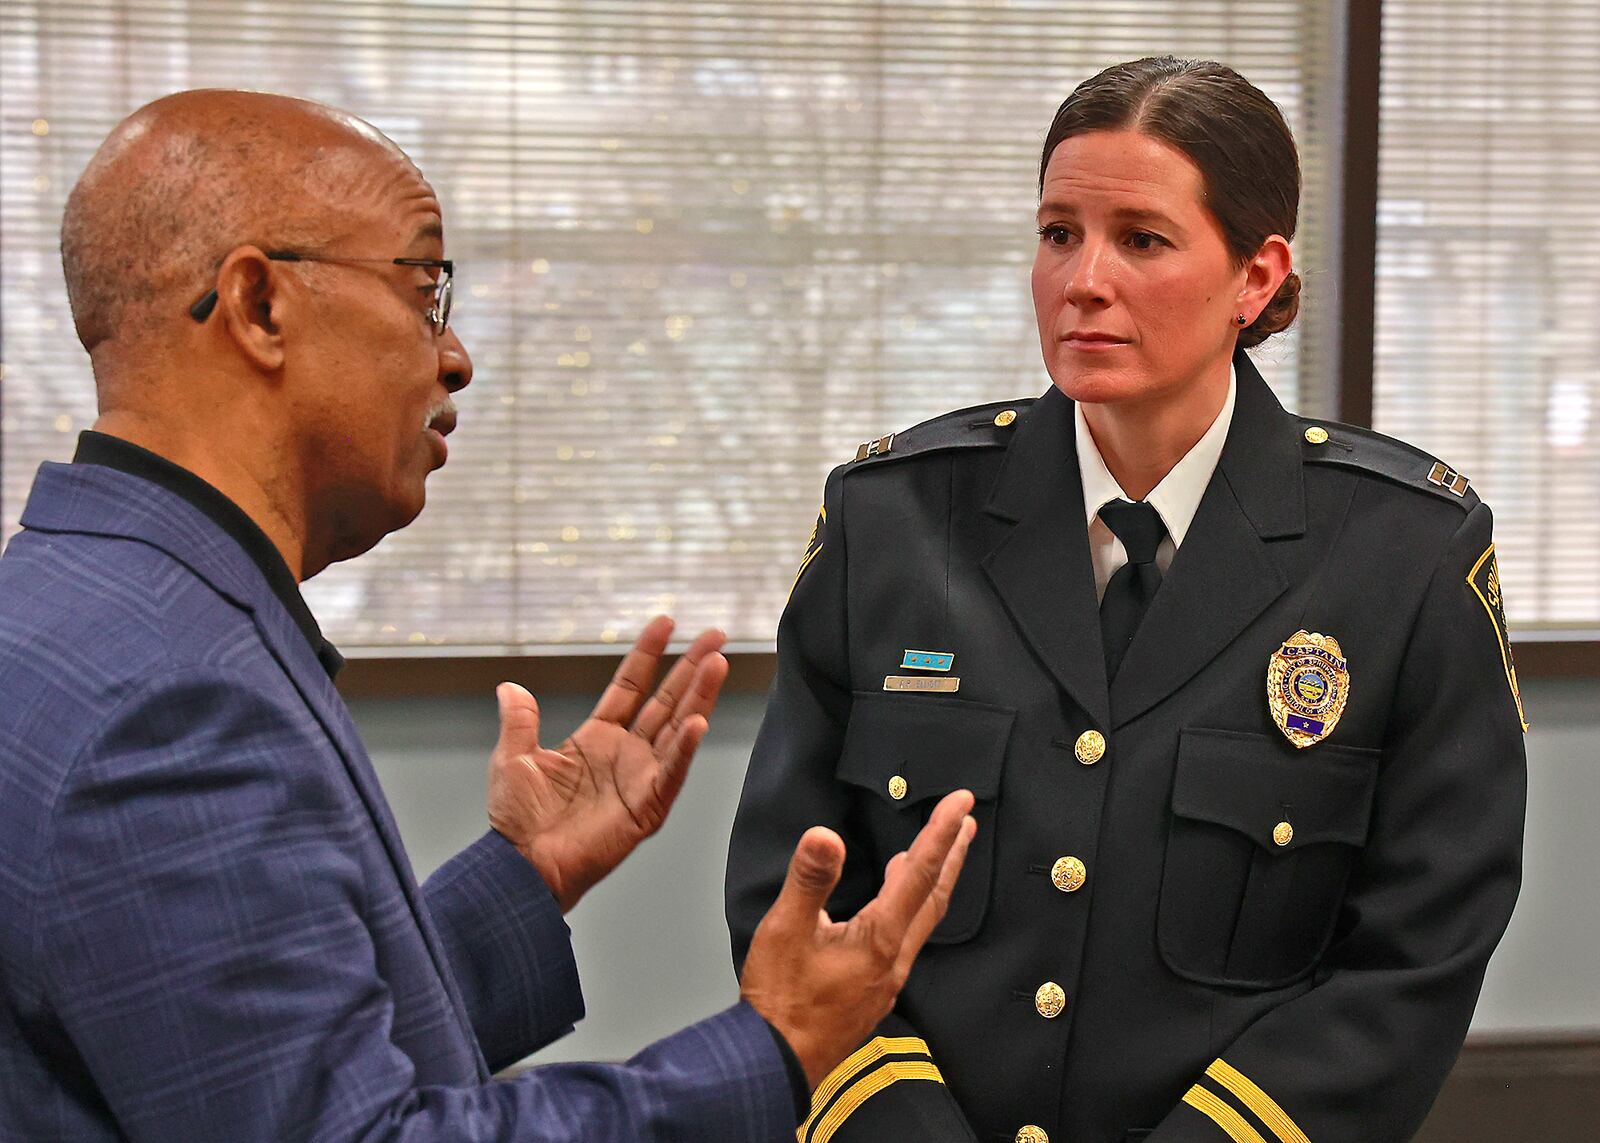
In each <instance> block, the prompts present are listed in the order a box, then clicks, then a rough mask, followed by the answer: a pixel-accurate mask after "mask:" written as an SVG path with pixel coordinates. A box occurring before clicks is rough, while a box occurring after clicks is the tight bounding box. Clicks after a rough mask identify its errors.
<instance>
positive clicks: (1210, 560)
mask: <svg viewBox="0 0 1600 1143" xmlns="http://www.w3.org/2000/svg"><path fill="white" fill-rule="evenodd" d="M1235 365H1236V369H1237V371H1238V398H1237V403H1236V406H1235V411H1234V418H1233V421H1232V423H1231V425H1230V427H1229V432H1228V437H1227V442H1226V444H1225V446H1224V448H1223V452H1222V456H1221V459H1220V460H1219V462H1218V466H1217V470H1216V472H1215V473H1214V475H1213V476H1212V479H1211V481H1210V484H1209V485H1208V487H1207V489H1206V492H1205V495H1204V497H1203V499H1202V501H1201V504H1200V507H1199V510H1198V512H1197V513H1196V515H1195V518H1194V522H1193V524H1192V525H1191V527H1190V529H1189V532H1188V534H1187V536H1186V538H1185V539H1184V542H1183V545H1182V547H1180V548H1179V549H1178V551H1177V554H1176V557H1175V558H1174V560H1173V563H1172V566H1171V568H1170V570H1169V571H1168V573H1167V575H1166V576H1165V578H1164V580H1163V581H1162V584H1161V587H1160V590H1159V591H1158V593H1157V594H1156V596H1155V598H1154V601H1153V602H1152V604H1151V607H1150V610H1149V612H1148V613H1147V614H1146V616H1145V618H1144V621H1143V623H1142V625H1141V626H1140V628H1139V630H1138V633H1137V635H1136V636H1135V638H1134V641H1133V644H1132V646H1131V647H1130V649H1129V650H1128V652H1127V656H1126V658H1125V659H1124V661H1123V664H1122V667H1121V670H1120V671H1119V673H1118V675H1117V677H1116V679H1115V680H1114V682H1113V683H1112V684H1111V685H1110V686H1108V685H1107V681H1106V675H1105V666H1104V658H1103V654H1102V650H1101V641H1100V630H1099V612H1098V606H1097V604H1096V600H1095V592H1094V582H1093V576H1092V570H1091V565H1090V558H1089V548H1088V536H1087V529H1086V526H1085V519H1084V505H1083V497H1082V493H1081V491H1080V489H1079V480H1078V465H1077V459H1076V452H1075V442H1074V437H1073V410H1072V406H1071V403H1070V402H1069V401H1068V400H1067V399H1066V398H1065V397H1064V396H1062V395H1061V394H1060V393H1059V392H1057V391H1055V390H1051V391H1050V392H1049V393H1047V394H1046V395H1045V396H1044V397H1042V398H1040V399H1038V400H1037V401H1023V402H1019V403H1016V404H1006V405H992V406H987V407H984V408H980V409H970V410H964V411H962V412H960V413H952V414H949V415H947V416H945V417H941V418H938V419H936V420H934V421H932V422H929V423H928V424H926V425H923V426H921V427H919V428H917V429H913V430H911V431H910V432H907V433H904V434H902V435H901V436H898V437H895V438H894V439H893V440H892V441H880V442H873V443H871V444H869V445H868V446H867V447H866V448H864V449H863V450H862V451H863V453H864V454H865V455H864V456H863V457H862V459H860V460H858V461H856V462H853V463H851V464H847V465H845V466H843V467H842V468H841V469H838V470H836V471H835V472H834V474H833V475H832V476H831V477H830V478H829V480H828V483H827V491H826V504H825V511H824V515H823V519H822V520H821V522H820V526H819V528H818V530H817V535H816V538H815V540H814V541H813V543H812V545H811V549H810V551H809V552H808V555H807V562H806V565H805V567H804V568H803V570H802V572H801V574H800V577H799V579H798V581H797V583H796V585H795V588H794V592H793V595H792V597H791V599H790V602H789V606H788V608H787V610H786V611H785V614H784V617H783V620H782V623H781V625H780V628H779V634H778V677H777V680H776V683H775V686H774V690H773V695H772V701H771V704H770V706H769V709H768V713H767V716H766V720H765V722H764V724H763V726H762V728H761V733H760V736H759V738H758V740H757V743H756V747H755V752H754V754H753V756H752V758H751V762H750V770H749V774H748V777H747V778H746V784H745V790H744V795H743V801H742V803H741V806H740V809H739V816H738V819H737V822H736V824H735V828H734V834H733V841H732V852H731V855H730V860H729V865H728V916H729V921H730V925H731V928H732V932H733V938H734V947H735V956H736V957H739V956H742V955H743V951H744V949H745V947H746V943H747V942H748V940H749V938H750V934H751V932H752V930H753V928H754V926H755V923H756V921H757V920H758V919H759V917H760V915H761V913H762V912H763V911H764V910H765V908H766V907H767V905H768V904H770V902H771V901H772V899H773V897H774V896H775V895H776V893H777V889H778V886H779V884H780V882H781V879H782V875H783V869H784V859H785V858H786V856H787V854H788V851H789V848H790V847H791V846H792V845H793V844H794V840H795V838H796V837H798V836H799V834H800V833H801V832H802V831H803V830H804V829H805V828H806V827H807V826H809V825H812V824H813V823H817V822H822V823H826V824H828V825H831V826H833V827H834V828H836V829H837V830H839V831H840V833H842V834H843V836H844V838H845V840H846V842H847V843H848V845H849V847H850V853H851V854H852V855H853V860H852V861H851V863H850V864H849V867H848V868H847V871H846V874H845V878H844V880H843V882H842V883H841V885H840V887H839V890H838V893H837V896H836V898H835V900H834V903H833V904H834V907H835V909H836V910H837V912H839V913H841V914H849V913H851V912H852V911H854V910H855V909H857V908H859V907H860V906H861V905H862V904H863V903H864V902H865V901H867V900H868V899H869V898H870V896H871V894H872V893H873V891H874V890H875V889H876V887H877V885H878V883H879V881H880V879H881V872H882V869H883V863H884V862H885V861H886V860H887V859H888V858H889V857H890V856H891V855H892V854H893V853H894V852H895V851H896V850H898V849H900V848H903V847H904V846H905V845H906V844H907V842H908V841H909V840H910V839H911V837H912V836H913V834H914V833H915V830H916V828H917V826H918V825H919V824H920V822H921V820H922V819H923V818H924V817H925V816H926V815H927V812H928V809H929V807H930V806H931V805H932V803H933V801H934V800H935V799H937V798H938V797H939V796H940V795H942V794H943V793H945V792H946V791H948V790H951V789H954V788H957V787H963V786H964V787H968V788H970V789H972V790H973V791H974V792H975V793H976V794H977V796H978V799H979V802H978V808H977V818H978V825H979V832H978V835H977V839H976V842H975V844H974V847H973V849H972V852H971V854H970V856H969V858H968V861H967V865H966V869H965V871H964V872H963V873H962V876H961V881H960V883H959V884H958V885H957V887H956V890H955V895H954V898H953V901H952V903H951V907H950V911H949V914H948V915H947V916H946V918H945V920H944V921H943V923H942V924H941V926H940V927H939V929H938V930H937V931H936V932H935V934H934V937H933V940H932V943H931V944H930V946H929V947H928V948H927V949H926V950H925V951H924V953H923V955H922V957H921V959H920V960H919V961H918V962H917V965H916V967H915V968H914V970H913V972H912V975H911V979H910V982H909V984H908V986H907V987H906V989H905V991H904V992H903V993H902V995H901V998H900V1003H899V1006H898V1008H897V1010H896V1013H895V1015H894V1017H893V1019H891V1020H890V1021H889V1022H888V1023H887V1024H886V1025H885V1026H884V1027H883V1029H881V1032H882V1035H881V1036H879V1037H878V1038H876V1039H875V1041H874V1042H873V1043H870V1044H868V1045H866V1046H864V1048H863V1050H862V1052H861V1053H859V1054H858V1056H857V1057H856V1058H855V1059H853V1060H852V1061H851V1062H850V1063H849V1064H848V1065H847V1066H846V1067H845V1068H844V1069H841V1071H840V1072H838V1073H836V1074H835V1077H834V1078H833V1079H831V1080H830V1081H829V1082H828V1083H825V1084H824V1085H822V1087H821V1088H819V1090H818V1092H817V1097H816V1100H815V1102H814V1105H813V1106H814V1110H813V1119H812V1121H811V1122H810V1123H808V1124H807V1127H806V1129H805V1130H804V1131H803V1132H802V1136H801V1137H802V1139H803V1140H805V1141H806V1143H825V1141H826V1140H829V1139H832V1140H833V1143H845V1141H846V1140H849V1141H851V1143H856V1141H870V1143H898V1141H901V1140H906V1141H911V1140H915V1141H917V1143H937V1141H940V1140H947V1139H949V1140H954V1139H971V1138H972V1137H973V1135H974V1134H975V1136H976V1138H977V1139H978V1140H979V1141H980V1143H999V1141H1002V1140H1004V1141H1006V1143H1011V1141H1013V1140H1015V1141H1016V1143H1046V1140H1054V1141H1055V1143H1124V1141H1130V1140H1144V1139H1148V1140H1149V1141H1150V1143H1226V1141H1227V1140H1230V1139H1231V1140H1233V1141H1234V1143H1261V1141H1263V1140H1264V1141H1265V1143H1307V1140H1310V1141H1311V1143H1399V1141H1401V1140H1404V1139H1408V1138H1410V1137H1411V1134H1412V1133H1413V1132H1414V1131H1415V1129H1416V1127H1417V1126H1418V1124H1419V1123H1420V1122H1421V1121H1422V1119H1423V1117H1424V1115H1425V1114H1426V1113H1427V1110H1428V1107H1429V1105H1430V1104H1431V1102H1432V1100H1433V1098H1434V1096H1435V1094H1436V1093H1437V1091H1438V1089H1439V1087H1440V1085H1441V1083H1442V1082H1443V1080H1444V1077H1445V1075H1446V1073H1447V1072H1448V1071H1449V1069H1450V1066H1451V1063H1452V1062H1453V1060H1454V1059H1455V1056H1456V1053H1457V1051H1458V1050H1459V1047H1460V1045H1461V1041H1462V1038H1463V1036H1464V1035H1465V1033H1466V1029H1467V1025H1468V1022H1469V1019H1470V1017H1471V1014H1472V1008H1473V1004H1474V1002H1475V1000H1476V997H1477V993H1478V989H1479V985H1480V982H1481V979H1482V975H1483V971H1484V965H1485V963H1486V962H1487V961H1488V959H1489V954H1490V952H1491V951H1492V950H1493V949H1494V946H1495V943H1496V942H1497V941H1498V939H1499V937H1500V934H1501V932H1502V931H1503V929H1504V928H1505V925H1506V921H1507V919H1508V918H1509V916H1510V914H1511V908H1512V903H1513V901H1514V899H1515V897H1516V892H1517V885H1518V877H1519V867H1520V860H1519V858H1520V853H1519V847H1520V840H1521V827H1522V817H1523V797H1524V792H1523V784H1524V772H1523V768H1524V762H1523V746H1522V729H1523V728H1522V725H1521V721H1520V715H1519V707H1518V703H1517V700H1516V698H1515V696H1514V692H1513V687H1514V683H1513V671H1512V669H1511V659H1510V656H1509V650H1508V649H1507V648H1506V646H1505V644H1504V641H1503V634H1504V619H1503V610H1502V608H1501V603H1500V586H1499V582H1498V576H1497V575H1496V574H1495V562H1494V559H1493V554H1492V549H1491V544H1492V540H1491V536H1490V516H1489V509H1488V508H1487V507H1486V506H1484V505H1483V504H1481V503H1479V501H1478V497H1477V494H1476V493H1475V492H1474V491H1472V490H1471V488H1470V487H1469V486H1468V484H1467V482H1466V481H1465V480H1464V479H1461V478H1459V477H1457V476H1456V475H1455V474H1454V473H1452V472H1449V471H1448V470H1447V469H1446V467H1445V466H1444V465H1442V464H1438V463H1437V462H1435V461H1434V459H1433V458H1432V457H1429V456H1426V455H1425V454H1423V453H1421V452H1418V451H1417V450H1415V449H1412V448H1410V447H1409V446H1406V445H1404V444H1401V443H1399V442H1396V441H1393V440H1389V439H1387V438H1384V437H1381V436H1379V435H1378V434H1375V433H1372V432H1370V431H1368V430H1364V429H1357V428H1351V427H1348V426H1341V425H1332V424H1327V425H1323V424H1320V423H1318V422H1314V421H1310V420H1306V419H1302V418H1299V417H1295V416H1292V415H1290V414H1288V413H1286V412H1285V411H1284V410H1283V409H1282V408H1281V407H1280V406H1279V404H1278V402H1277V400H1276V399H1275V398H1274V397H1273V395H1272V392H1271V391H1270V390H1269V389H1268V388H1267V386H1266V384H1265V382H1264V381H1263V380H1262V379H1261V377H1260V375H1259V374H1258V373H1257V372H1256V370H1255V368H1254V366H1253V365H1252V364H1251V362H1250V360H1249V359H1248V357H1246V356H1245V355H1243V354H1240V355H1238V357H1237V358H1236V360H1235ZM1008 412H1010V413H1011V414H1014V415H1012V416H1007V415H1006V414H1007V413H1008ZM1300 630H1304V631H1307V632H1312V633H1319V634H1322V635H1325V636H1330V637H1332V638H1334V639H1336V640H1337V641H1338V643H1339V645H1340V647H1341V648H1342V650H1343V656H1344V658H1345V660H1346V662H1347V664H1348V676H1349V678H1348V689H1347V694H1348V704H1347V706H1346V707H1345V709H1344V711H1343V715H1342V717H1341V718H1340V719H1339V721H1338V722H1337V724H1336V725H1335V726H1334V727H1333V729H1332V731H1331V733H1329V734H1327V735H1326V737H1324V738H1323V739H1322V740H1321V741H1319V742H1316V743H1315V744H1313V745H1310V746H1307V747H1304V748H1299V747H1296V746H1295V745H1293V744H1291V742H1290V740H1289V739H1288V737H1287V736H1286V735H1285V734H1284V732H1283V731H1282V730H1280V728H1279V726H1278V725H1277V724H1276V723H1275V721H1274V719H1273V716H1272V713H1271V711H1270V709H1269V704H1268V696H1267V669H1268V664H1269V661H1271V660H1272V658H1273V656H1274V654H1275V652H1277V651H1278V650H1279V649H1280V648H1281V647H1282V646H1283V644H1284V642H1285V641H1286V640H1290V639H1291V637H1292V636H1294V635H1295V633H1296V632H1297V631H1300ZM909 650H916V651H924V652H939V653H945V654H951V655H953V656H954V660H953V662H952V663H951V664H950V667H949V670H948V671H946V672H937V671H935V672H928V671H920V672H919V671H918V670H915V669H903V668H902V662H903V660H904V657H905V653H906V652H907V651H909ZM892 675H898V676H907V677H916V678H920V679H923V680H939V679H953V678H959V680H960V683H959V689H957V690H954V691H953V692H950V691H946V692H944V693H940V692H930V691H926V690H919V691H905V690H900V691H894V690H888V691H886V690H885V686H884V680H885V678H886V676H892ZM916 685H919V686H922V685H931V683H926V682H924V683H919V684H916ZM1097 736H1098V737H1097ZM963 1119H965V1120H966V1122H965V1123H963V1122H962V1120H963ZM968 1124H970V1129H971V1134H969V1132H968Z"/></svg>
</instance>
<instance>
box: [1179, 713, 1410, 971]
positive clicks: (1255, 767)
mask: <svg viewBox="0 0 1600 1143" xmlns="http://www.w3.org/2000/svg"><path fill="white" fill-rule="evenodd" d="M1379 756H1380V755H1379V751H1377V750H1370V749H1364V748H1361V747H1353V746H1337V745H1331V744H1329V743H1319V744H1317V745H1316V746H1313V747H1310V748H1308V749H1306V750H1296V749H1295V748H1294V747H1292V746H1290V745H1289V744H1288V743H1286V742H1280V741H1276V740H1274V739H1271V738H1268V737H1265V736H1263V735H1259V734H1245V733H1241V732H1237V731H1223V730H1197V729H1193V728H1191V729H1188V730H1185V731H1184V732H1183V734H1182V736H1181V737H1180V739H1179V742H1178V767H1177V776H1176V779H1175V780H1174V782H1173V787H1172V815H1171V825H1170V827H1169V834H1168V838H1167V854H1166V866H1165V869H1164V871H1163V873H1162V883H1161V904H1160V913H1159V917H1158V921H1157V939H1158V944H1159V946H1160V949H1161V956H1162V959H1163V960H1164V961H1165V962H1166V964H1167V966H1168V967H1169V968H1171V969H1172V971H1173V972H1175V973H1177V974H1178V975H1179V976H1182V977H1185V978H1187V979H1190V980H1196V981H1200V982H1202V983H1206V984H1222V985H1229V986H1233V987H1242V988H1277V987H1282V986H1284V985H1287V984H1291V983H1293V982H1294V981H1296V980H1298V979H1300V978H1301V977H1303V976H1305V975H1306V974H1307V973H1309V972H1310V971H1311V970H1312V969H1313V968H1314V967H1315V966H1316V963H1317V960H1318V959H1319V958H1320V957H1321V956H1322V954H1323V952H1324V951H1325V950H1326V949H1327V947H1328V943H1329V942H1330V941H1331V940H1332V939H1333V933H1334V927H1335V925H1336V923H1337V922H1338V919H1339V909H1340V905H1341V903H1342V902H1343V900H1344V890H1345V885H1346V883H1347V882H1348V880H1349V877H1350V870H1351V867H1352V866H1353V865H1354V863H1355V859H1356V856H1357V855H1358V854H1359V853H1360V851H1361V847H1362V846H1363V845H1365V844H1366V840H1367V829H1368V825H1369V822H1370V819H1371V815H1372V799H1373V794H1374V791H1375V790H1376V788H1377V779H1378V760H1379Z"/></svg>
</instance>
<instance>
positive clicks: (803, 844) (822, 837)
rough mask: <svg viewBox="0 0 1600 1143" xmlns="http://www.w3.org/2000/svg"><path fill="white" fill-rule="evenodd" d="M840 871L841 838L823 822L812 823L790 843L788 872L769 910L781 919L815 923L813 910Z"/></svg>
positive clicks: (836, 881)
mask: <svg viewBox="0 0 1600 1143" xmlns="http://www.w3.org/2000/svg"><path fill="white" fill-rule="evenodd" d="M843 872H844V841H843V840H841V839H840V837H839V835H838V834H836V833H834V832H833V831H832V830H831V829H829V828H828V827H827V826H812V827H811V828H810V829H808V830H806V832H805V835H804V836H803V837H801V839H800V844H799V845H797V846H795V847H794V856H793V857H791V858H790V859H789V875H788V877H787V878H785V879H784V882H783V891H782V892H781V893H779V894H778V899H777V901H775V902H774V903H773V906H772V911H773V912H775V913H780V914H781V915H782V916H783V917H784V919H785V920H792V921H794V922H796V923H801V924H806V925H815V924H816V918H817V912H818V910H820V909H822V908H823V907H824V906H825V905H826V904H827V903H828V894H830V893H832V892H833V887H834V886H835V885H837V884H839V877H840V875H841V874H842V873H843Z"/></svg>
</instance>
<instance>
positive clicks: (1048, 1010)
mask: <svg viewBox="0 0 1600 1143" xmlns="http://www.w3.org/2000/svg"><path fill="white" fill-rule="evenodd" d="M1033 1006H1034V1007H1035V1008H1037V1009H1038V1010H1039V1015H1041V1016H1043V1017H1044V1018H1045V1019H1046V1020H1054V1019H1055V1018H1056V1017H1057V1016H1059V1015H1061V1013H1063V1012H1065V1011H1066V1008H1067V994H1066V993H1065V992H1062V991H1061V986H1060V985H1059V984H1057V983H1056V982H1055V981H1053V980H1047V981H1045V982H1044V983H1043V984H1041V985H1040V986H1039V991H1038V992H1035V993H1034V994H1033Z"/></svg>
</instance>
